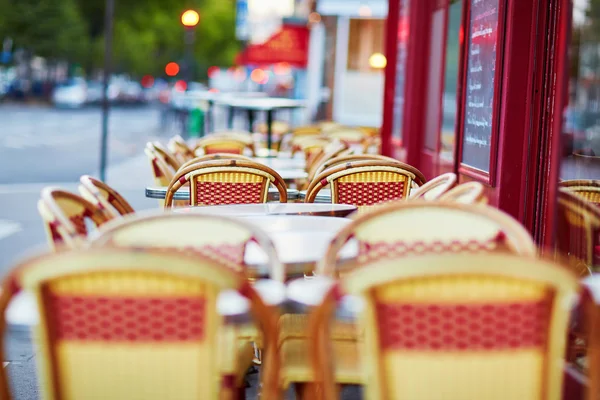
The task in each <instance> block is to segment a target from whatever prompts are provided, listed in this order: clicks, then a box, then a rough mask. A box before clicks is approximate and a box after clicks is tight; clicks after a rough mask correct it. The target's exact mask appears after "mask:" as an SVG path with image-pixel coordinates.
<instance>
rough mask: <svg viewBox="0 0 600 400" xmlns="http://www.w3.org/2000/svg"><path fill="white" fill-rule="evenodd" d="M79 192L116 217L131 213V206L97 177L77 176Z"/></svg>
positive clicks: (132, 211) (132, 210)
mask: <svg viewBox="0 0 600 400" xmlns="http://www.w3.org/2000/svg"><path fill="white" fill-rule="evenodd" d="M79 182H80V183H81V185H79V193H80V194H81V196H82V197H83V198H84V199H86V200H88V201H89V202H91V203H92V204H95V205H96V206H97V207H98V208H100V209H101V210H104V212H106V213H108V214H110V216H111V217H113V218H116V217H120V216H123V215H127V214H133V213H134V212H135V211H134V209H133V207H131V205H130V204H129V203H128V202H127V200H125V198H123V196H121V195H120V194H119V192H117V191H116V190H114V189H113V188H111V187H110V186H108V185H107V184H106V183H104V182H102V181H101V180H99V179H96V178H93V177H91V176H89V175H83V176H82V177H81V178H79Z"/></svg>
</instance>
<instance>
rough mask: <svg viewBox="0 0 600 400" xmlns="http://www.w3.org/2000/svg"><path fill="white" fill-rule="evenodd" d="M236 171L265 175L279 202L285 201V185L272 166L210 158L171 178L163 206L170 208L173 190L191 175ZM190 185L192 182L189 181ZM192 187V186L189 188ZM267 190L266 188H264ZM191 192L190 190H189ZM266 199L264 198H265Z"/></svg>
mask: <svg viewBox="0 0 600 400" xmlns="http://www.w3.org/2000/svg"><path fill="white" fill-rule="evenodd" d="M217 171H219V172H236V171H243V172H245V173H251V174H255V175H260V176H262V177H266V178H267V179H268V181H269V184H273V185H274V186H275V188H277V191H278V192H279V202H280V203H287V186H286V184H285V181H284V180H283V178H282V177H281V176H280V175H279V174H278V173H277V171H275V170H274V169H272V168H269V167H267V166H266V165H263V164H260V163H257V162H254V161H246V160H231V159H230V160H212V161H204V162H200V163H197V164H194V165H190V166H189V167H187V168H185V169H183V170H181V171H179V172H178V173H177V174H176V175H175V176H174V177H173V180H171V183H170V184H169V187H168V188H167V195H166V197H165V208H170V207H171V206H172V204H173V196H174V195H175V192H177V190H179V188H180V187H181V186H183V185H184V184H186V183H188V182H191V180H192V179H193V177H195V176H198V175H202V174H208V173H214V172H217ZM190 185H192V183H190ZM190 189H192V187H191V188H190ZM266 190H268V188H266ZM190 192H191V190H190ZM192 197H193V196H191V194H190V202H191V203H193V199H192ZM265 201H266V200H265Z"/></svg>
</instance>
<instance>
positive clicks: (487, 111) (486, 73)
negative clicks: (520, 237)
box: [462, 0, 499, 172]
mask: <svg viewBox="0 0 600 400" xmlns="http://www.w3.org/2000/svg"><path fill="white" fill-rule="evenodd" d="M470 1H471V18H470V22H469V35H468V39H469V46H468V48H467V60H468V61H467V79H466V101H465V105H464V110H465V111H464V113H465V114H464V134H463V150H462V162H463V164H465V165H468V166H471V167H474V168H477V169H479V170H482V171H486V172H489V169H490V153H491V144H492V129H493V121H492V116H493V114H494V112H493V110H494V106H495V105H494V81H495V75H496V44H497V38H498V35H497V28H498V2H499V0H470Z"/></svg>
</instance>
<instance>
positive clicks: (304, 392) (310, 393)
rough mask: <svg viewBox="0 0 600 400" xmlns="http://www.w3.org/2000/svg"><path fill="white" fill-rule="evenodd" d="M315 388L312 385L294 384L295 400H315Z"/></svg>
mask: <svg viewBox="0 0 600 400" xmlns="http://www.w3.org/2000/svg"><path fill="white" fill-rule="evenodd" d="M315 390H316V386H315V385H314V384H312V383H295V384H294V391H295V392H296V400H315V399H317V398H318V397H317V393H315Z"/></svg>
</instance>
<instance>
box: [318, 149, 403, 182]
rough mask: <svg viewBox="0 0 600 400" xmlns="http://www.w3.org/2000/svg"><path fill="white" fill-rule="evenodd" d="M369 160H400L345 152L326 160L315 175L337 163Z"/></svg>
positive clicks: (377, 155)
mask: <svg viewBox="0 0 600 400" xmlns="http://www.w3.org/2000/svg"><path fill="white" fill-rule="evenodd" d="M369 160H379V161H390V162H400V161H399V160H397V159H395V158H392V157H386V156H382V155H379V154H345V155H341V156H340V155H338V156H336V157H334V158H330V159H329V160H326V161H324V162H323V163H321V165H319V167H318V168H317V170H316V171H315V176H316V175H319V174H320V173H321V172H323V171H325V170H326V169H328V168H331V167H335V166H336V165H340V164H345V163H348V162H352V161H369ZM313 178H314V177H313Z"/></svg>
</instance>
